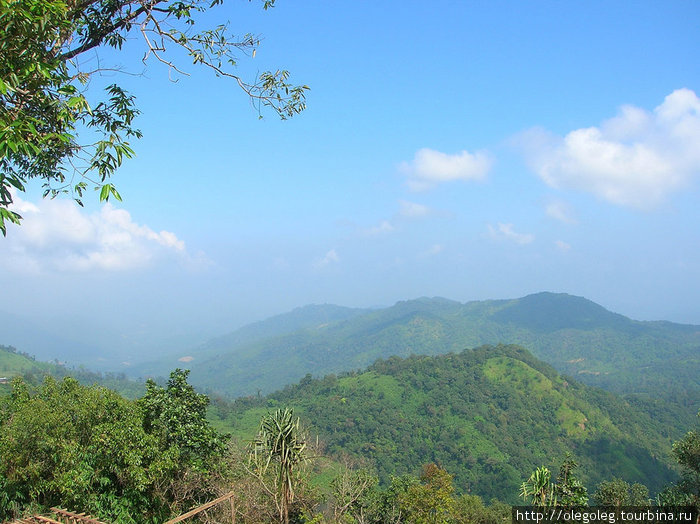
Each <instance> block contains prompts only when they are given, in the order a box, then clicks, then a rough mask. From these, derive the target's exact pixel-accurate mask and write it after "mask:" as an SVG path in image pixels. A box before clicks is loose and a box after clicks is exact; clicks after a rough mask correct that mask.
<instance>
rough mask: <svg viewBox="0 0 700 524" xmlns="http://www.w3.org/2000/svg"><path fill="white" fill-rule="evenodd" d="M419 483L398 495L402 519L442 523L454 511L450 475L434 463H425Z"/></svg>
mask: <svg viewBox="0 0 700 524" xmlns="http://www.w3.org/2000/svg"><path fill="white" fill-rule="evenodd" d="M420 479H421V484H417V485H413V486H411V487H409V488H408V489H407V490H406V491H405V492H404V493H402V494H401V495H400V496H399V507H400V510H401V513H402V514H403V515H404V519H405V521H407V522H414V523H415V524H442V523H447V522H449V521H450V520H451V517H452V515H453V513H454V498H453V496H452V495H453V493H454V487H453V486H452V475H450V474H449V473H448V472H447V471H445V470H444V469H442V468H440V467H439V466H437V465H435V464H427V465H425V466H424V467H423V472H422V473H421V477H420Z"/></svg>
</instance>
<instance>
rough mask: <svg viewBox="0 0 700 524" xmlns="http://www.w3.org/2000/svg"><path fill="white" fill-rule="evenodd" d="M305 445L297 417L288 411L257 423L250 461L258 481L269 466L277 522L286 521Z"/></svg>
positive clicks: (278, 411)
mask: <svg viewBox="0 0 700 524" xmlns="http://www.w3.org/2000/svg"><path fill="white" fill-rule="evenodd" d="M305 451H306V442H305V441H304V437H303V434H302V431H301V428H300V423H299V417H296V418H295V417H294V410H292V409H288V408H287V409H278V410H277V411H275V412H274V413H269V414H267V415H266V416H264V417H263V419H262V420H261V421H260V429H259V430H258V435H257V436H256V437H255V440H254V441H253V451H252V454H251V458H252V460H253V461H254V464H255V466H256V469H257V471H258V472H259V474H260V476H261V478H262V476H263V475H264V474H265V473H266V472H267V471H268V470H269V468H270V467H273V468H274V470H275V479H276V485H277V486H276V487H277V492H276V495H277V496H279V499H278V500H279V503H278V504H277V505H278V508H279V518H280V522H283V523H284V524H287V523H288V522H289V506H290V505H291V503H292V502H293V501H294V480H295V474H296V472H297V468H298V466H299V465H300V464H301V463H302V462H304V461H305V460H306V453H305Z"/></svg>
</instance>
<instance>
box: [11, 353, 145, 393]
mask: <svg viewBox="0 0 700 524" xmlns="http://www.w3.org/2000/svg"><path fill="white" fill-rule="evenodd" d="M49 375H50V376H52V377H54V378H63V377H68V376H70V377H73V378H75V379H76V380H78V382H80V383H81V384H84V385H91V384H99V385H101V386H104V387H107V388H109V389H112V390H115V391H117V392H118V393H120V394H121V395H123V396H125V397H127V398H131V399H134V398H136V397H138V396H140V395H142V394H143V391H144V387H143V383H141V382H137V381H135V380H130V379H128V378H127V377H126V375H125V374H123V373H104V374H103V373H95V372H92V371H89V370H87V369H83V368H68V367H66V366H65V365H62V364H60V363H57V362H40V361H38V360H36V359H35V358H34V357H33V356H31V355H29V354H27V353H25V352H23V351H20V350H18V349H17V348H15V347H13V346H3V345H0V377H6V378H12V377H15V376H21V377H22V378H23V379H24V381H25V382H27V383H28V384H30V385H32V386H38V385H40V384H41V383H42V381H43V380H44V377H46V376H49ZM3 390H6V391H7V393H9V386H8V385H6V384H0V395H2V393H3Z"/></svg>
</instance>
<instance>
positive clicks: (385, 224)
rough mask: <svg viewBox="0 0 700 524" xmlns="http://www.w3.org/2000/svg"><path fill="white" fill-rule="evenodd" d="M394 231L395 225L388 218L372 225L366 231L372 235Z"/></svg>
mask: <svg viewBox="0 0 700 524" xmlns="http://www.w3.org/2000/svg"><path fill="white" fill-rule="evenodd" d="M392 231H394V226H393V225H392V224H391V222H389V221H388V220H382V221H381V223H379V224H378V225H376V226H372V227H370V228H368V229H367V230H366V233H367V234H368V235H370V236H377V235H383V234H386V233H391V232H392Z"/></svg>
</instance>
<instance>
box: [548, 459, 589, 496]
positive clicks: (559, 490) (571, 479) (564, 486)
mask: <svg viewBox="0 0 700 524" xmlns="http://www.w3.org/2000/svg"><path fill="white" fill-rule="evenodd" d="M576 468H578V463H577V462H576V461H575V460H574V459H573V458H572V456H571V454H570V453H567V454H566V458H565V459H564V461H563V462H562V464H561V466H560V467H559V475H558V476H557V482H556V485H555V488H554V491H555V493H556V497H557V503H558V504H559V505H560V506H563V507H566V508H575V507H580V506H586V505H587V504H588V490H587V489H586V487H585V486H584V485H583V484H582V483H581V481H580V480H579V479H578V478H577V476H576V474H575V473H574V470H575V469H576Z"/></svg>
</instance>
